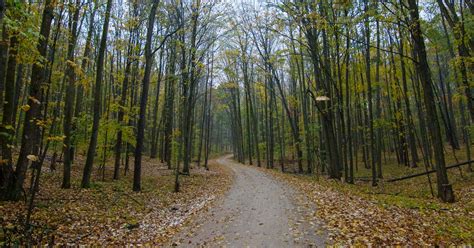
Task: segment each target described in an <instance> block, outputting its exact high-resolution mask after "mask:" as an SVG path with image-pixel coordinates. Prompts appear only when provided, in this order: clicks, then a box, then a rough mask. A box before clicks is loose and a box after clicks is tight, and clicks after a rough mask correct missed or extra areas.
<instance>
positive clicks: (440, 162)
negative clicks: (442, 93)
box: [408, 0, 454, 202]
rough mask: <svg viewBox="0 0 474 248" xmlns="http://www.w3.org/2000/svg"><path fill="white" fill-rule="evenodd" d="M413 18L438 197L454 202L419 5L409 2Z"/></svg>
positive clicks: (414, 44) (412, 32) (413, 0)
mask: <svg viewBox="0 0 474 248" xmlns="http://www.w3.org/2000/svg"><path fill="white" fill-rule="evenodd" d="M408 6H409V10H410V16H411V21H412V25H411V30H410V31H411V35H412V38H413V46H414V47H413V49H414V52H415V53H416V55H417V59H418V62H417V63H416V64H415V65H416V68H417V70H418V72H419V74H420V81H421V83H422V85H423V93H424V94H423V95H424V102H425V106H426V112H427V116H428V130H429V132H430V134H431V140H432V145H433V149H434V155H435V156H434V157H435V163H436V177H437V186H438V197H439V198H441V200H442V201H444V202H454V192H453V189H452V187H451V185H450V184H449V181H448V174H447V171H446V164H445V160H444V151H443V138H442V136H441V130H440V126H439V122H438V114H437V113H436V104H435V99H434V92H433V81H432V79H431V72H430V68H429V65H428V60H427V58H426V48H425V41H424V40H423V33H422V31H421V26H420V20H419V19H420V18H419V12H418V4H417V1H416V0H408Z"/></svg>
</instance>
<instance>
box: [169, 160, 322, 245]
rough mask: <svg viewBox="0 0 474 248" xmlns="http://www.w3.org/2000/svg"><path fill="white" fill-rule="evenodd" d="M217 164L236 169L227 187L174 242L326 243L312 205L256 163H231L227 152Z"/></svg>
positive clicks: (232, 243)
mask: <svg viewBox="0 0 474 248" xmlns="http://www.w3.org/2000/svg"><path fill="white" fill-rule="evenodd" d="M217 162H218V163H219V164H221V165H222V166H227V167H229V168H230V169H231V170H232V171H233V172H234V183H233V185H232V187H231V189H230V190H229V192H228V193H227V194H226V195H225V196H224V197H223V199H221V200H219V201H220V202H219V201H218V202H217V203H216V204H214V207H211V208H210V209H209V210H208V211H207V212H204V213H202V214H201V215H199V216H197V217H196V219H195V220H193V222H192V223H191V225H189V226H188V227H186V228H184V230H183V231H182V232H181V233H180V234H179V235H177V236H176V237H175V239H174V241H173V246H179V247H322V246H325V240H326V235H325V231H324V230H323V228H322V227H321V224H320V223H314V221H308V220H309V219H314V218H311V216H312V215H314V211H315V208H314V206H309V205H308V204H302V203H301V202H302V201H301V197H302V196H301V194H299V193H296V192H295V191H294V190H292V189H291V188H290V187H289V186H288V185H286V184H284V183H282V182H280V181H278V180H276V179H274V178H273V177H271V176H270V175H268V174H266V173H264V172H262V171H260V170H258V169H256V168H254V167H251V166H246V165H242V164H239V163H236V162H234V161H232V160H231V155H227V156H224V157H221V158H219V159H217ZM298 199H299V200H298Z"/></svg>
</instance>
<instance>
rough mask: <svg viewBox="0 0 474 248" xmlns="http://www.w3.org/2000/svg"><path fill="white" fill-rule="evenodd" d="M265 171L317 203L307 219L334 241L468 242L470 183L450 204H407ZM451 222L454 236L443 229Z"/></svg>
mask: <svg viewBox="0 0 474 248" xmlns="http://www.w3.org/2000/svg"><path fill="white" fill-rule="evenodd" d="M266 171H267V172H269V173H270V174H272V175H273V176H275V177H276V178H278V179H281V180H283V181H286V182H287V183H289V184H290V185H291V186H293V187H294V188H296V189H297V190H298V191H299V192H300V193H303V194H304V195H305V196H306V199H308V200H309V201H310V203H311V204H315V205H316V206H317V209H316V210H315V211H314V216H313V218H314V219H313V220H308V221H317V220H322V221H323V222H324V223H325V225H326V228H327V230H328V233H329V239H330V242H332V243H334V244H342V245H376V246H380V245H409V246H428V245H430V246H431V245H442V246H447V245H451V244H458V245H459V244H470V243H471V244H472V242H474V235H473V232H472V231H473V220H474V212H473V211H472V209H471V210H469V208H467V207H465V206H466V205H465V203H466V201H471V204H472V199H473V197H472V196H473V192H474V188H473V187H471V188H470V189H465V190H464V191H463V192H460V193H459V195H460V196H459V197H461V195H462V194H468V195H469V197H468V196H464V197H461V198H460V201H459V202H458V203H456V204H451V205H441V206H442V207H439V208H432V209H430V208H424V209H423V208H408V207H401V206H397V205H395V204H387V203H386V202H384V201H379V200H378V198H377V197H378V196H377V195H368V194H363V193H360V192H356V191H355V190H354V188H348V187H351V186H347V187H346V186H345V185H346V184H343V183H341V182H336V181H330V180H327V179H324V178H323V179H320V180H319V181H317V180H316V179H315V178H314V177H308V176H298V175H290V174H283V173H281V172H277V171H274V170H266ZM469 199H470V200H469ZM448 223H449V224H448ZM446 225H450V226H449V227H447V226H446ZM453 226H455V228H456V229H458V231H459V232H461V234H460V235H454V236H453V235H452V233H450V232H448V231H447V230H444V229H443V228H452V227H453Z"/></svg>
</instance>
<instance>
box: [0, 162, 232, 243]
mask: <svg viewBox="0 0 474 248" xmlns="http://www.w3.org/2000/svg"><path fill="white" fill-rule="evenodd" d="M83 160H84V158H82V157H78V158H77V159H76V165H74V166H73V174H72V179H73V181H72V185H73V187H72V188H71V189H67V190H65V189H61V188H60V186H61V179H62V170H56V171H50V170H49V168H44V171H43V175H42V178H41V186H40V191H39V194H38V196H37V200H36V201H35V206H36V207H35V209H34V212H33V215H32V224H33V225H32V226H33V235H32V237H33V243H34V244H40V243H41V244H43V245H45V244H54V245H59V246H62V245H67V244H74V245H87V246H89V245H94V246H97V245H100V246H102V245H108V246H117V245H130V244H137V245H138V244H140V245H156V244H162V243H164V242H166V241H167V240H168V239H169V238H170V237H173V236H174V234H175V233H176V232H178V231H179V229H180V228H181V226H182V225H183V223H185V222H186V221H187V220H188V219H190V217H191V216H193V215H194V214H196V213H197V212H198V211H200V210H202V209H204V208H207V207H208V206H209V205H211V203H212V202H213V201H214V200H216V199H218V198H219V195H221V194H223V193H224V192H227V189H228V187H229V185H230V184H231V183H232V176H231V174H232V172H231V171H229V170H227V169H226V168H225V167H222V166H217V164H216V162H215V161H214V160H213V161H211V162H210V171H206V170H205V169H203V168H193V169H192V170H191V175H190V176H181V177H180V180H181V192H179V193H174V192H173V183H174V172H173V171H172V170H168V169H167V168H166V167H165V166H164V165H163V164H161V163H159V161H158V160H151V159H147V158H144V161H143V163H142V167H143V168H142V189H143V190H142V192H141V193H135V192H132V190H131V188H132V177H133V171H129V173H128V175H127V176H123V175H122V177H121V179H120V180H118V181H113V180H112V179H111V178H112V173H113V172H112V168H111V167H112V166H110V165H109V166H107V169H106V170H105V181H103V180H101V177H102V174H101V173H100V172H99V169H98V168H97V165H96V166H95V169H94V176H93V184H92V187H91V188H90V189H80V188H79V184H80V178H81V175H82V166H77V164H79V165H81V164H83V162H84V161H83ZM131 165H133V160H132V163H131ZM45 167H46V166H45ZM27 187H29V186H28V185H26V187H25V188H27ZM25 205H26V204H25V202H24V201H20V202H0V221H1V226H0V246H3V245H7V246H8V245H14V244H21V243H22V242H23V244H24V235H25V230H24V227H23V223H24V219H25V213H26V206H25Z"/></svg>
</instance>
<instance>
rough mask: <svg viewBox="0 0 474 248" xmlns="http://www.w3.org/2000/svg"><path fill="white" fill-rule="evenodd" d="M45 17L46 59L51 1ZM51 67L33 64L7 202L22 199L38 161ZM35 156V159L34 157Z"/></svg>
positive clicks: (41, 42)
mask: <svg viewBox="0 0 474 248" xmlns="http://www.w3.org/2000/svg"><path fill="white" fill-rule="evenodd" d="M44 6H45V7H44V9H43V16H42V21H41V28H40V33H39V34H40V38H39V39H38V45H37V50H38V53H39V55H40V56H39V57H43V58H44V57H46V54H47V47H48V40H49V34H50V31H51V22H52V20H53V14H54V13H53V11H54V4H53V2H52V1H51V0H46V1H45V3H44ZM46 70H47V67H45V66H43V65H42V63H40V62H39V61H37V63H34V64H33V69H32V72H31V82H30V92H29V99H28V105H29V106H30V109H29V110H28V111H27V112H26V114H25V119H24V121H23V136H22V140H21V148H20V154H19V156H18V161H17V164H16V169H15V172H14V175H12V176H11V177H10V178H9V183H8V187H7V189H6V192H5V193H3V192H2V194H0V195H1V196H0V198H2V199H6V200H19V198H20V196H21V192H22V190H23V182H24V180H25V176H26V170H27V168H28V161H29V159H33V160H35V159H38V155H39V154H38V152H39V146H40V143H39V135H40V128H39V126H37V125H36V122H35V120H37V119H40V118H41V102H42V101H43V100H46V99H43V98H42V90H43V89H42V87H43V86H44V85H46V84H47V77H46V75H47V74H46ZM31 155H33V156H34V157H32V156H31Z"/></svg>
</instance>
